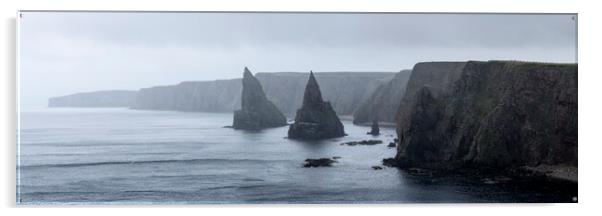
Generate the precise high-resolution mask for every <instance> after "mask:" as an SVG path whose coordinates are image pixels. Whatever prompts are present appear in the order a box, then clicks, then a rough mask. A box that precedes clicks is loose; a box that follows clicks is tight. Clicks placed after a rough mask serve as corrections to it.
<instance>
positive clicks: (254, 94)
mask: <svg viewBox="0 0 602 216" xmlns="http://www.w3.org/2000/svg"><path fill="white" fill-rule="evenodd" d="M242 86H243V88H242V97H241V101H242V103H241V107H242V109H240V110H237V111H236V112H234V120H233V124H232V127H234V128H235V129H262V128H268V127H278V126H284V125H286V117H285V116H284V114H282V112H280V110H278V108H276V106H275V105H274V104H273V103H272V102H271V101H270V100H268V98H267V97H266V96H265V93H264V92H263V88H262V87H261V84H260V83H259V80H257V79H256V78H255V77H254V76H253V74H251V72H250V71H249V70H248V69H247V68H246V67H245V71H244V74H243V79H242Z"/></svg>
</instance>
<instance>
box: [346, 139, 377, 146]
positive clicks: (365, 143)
mask: <svg viewBox="0 0 602 216" xmlns="http://www.w3.org/2000/svg"><path fill="white" fill-rule="evenodd" d="M381 143H383V141H382V140H362V141H351V142H345V143H341V145H348V146H354V145H376V144H381Z"/></svg>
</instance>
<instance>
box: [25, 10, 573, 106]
mask: <svg viewBox="0 0 602 216" xmlns="http://www.w3.org/2000/svg"><path fill="white" fill-rule="evenodd" d="M18 22H19V31H18V34H19V57H18V58H19V60H20V64H19V78H20V82H19V91H20V101H21V102H20V105H22V106H23V105H25V106H28V105H45V104H46V103H47V99H48V98H50V97H55V96H62V95H69V94H74V93H80V92H91V91H99V90H114V89H115V90H117V89H119V90H138V89H140V88H147V87H152V86H161V85H173V84H177V83H180V82H183V81H206V80H207V81H208V80H222V79H233V78H240V77H241V76H242V71H243V68H244V67H245V66H247V67H249V69H250V70H251V71H252V72H253V73H254V74H256V73H262V72H267V73H270V72H287V71H294V72H309V71H310V70H313V71H314V72H318V73H319V72H331V71H346V72H347V71H348V72H376V71H378V72H398V71H401V70H405V69H412V67H413V65H414V64H415V63H418V62H428V61H467V60H479V61H487V60H519V61H537V62H557V63H576V62H577V56H576V55H577V53H576V48H577V42H576V15H573V14H541V15H531V14H517V15H508V14H503V15H502V14H356V13H350V14H345V13H343V14H340V13H134V12H122V13H121V12H120V13H110V12H94V13H86V12H27V11H25V12H22V17H21V18H20V19H19V21H18Z"/></svg>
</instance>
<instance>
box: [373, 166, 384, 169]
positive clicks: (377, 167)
mask: <svg viewBox="0 0 602 216" xmlns="http://www.w3.org/2000/svg"><path fill="white" fill-rule="evenodd" d="M372 169H373V170H381V169H383V167H381V166H372Z"/></svg>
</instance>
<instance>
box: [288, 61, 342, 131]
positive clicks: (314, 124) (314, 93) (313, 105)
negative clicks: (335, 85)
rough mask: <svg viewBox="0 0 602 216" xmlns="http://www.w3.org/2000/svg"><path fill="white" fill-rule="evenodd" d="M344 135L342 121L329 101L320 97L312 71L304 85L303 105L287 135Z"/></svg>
mask: <svg viewBox="0 0 602 216" xmlns="http://www.w3.org/2000/svg"><path fill="white" fill-rule="evenodd" d="M342 136H345V131H344V129H343V123H341V120H339V117H338V116H337V114H336V113H335V111H334V110H333V109H332V106H331V105H330V103H329V102H325V101H324V100H323V99H322V93H321V92H320V87H319V86H318V82H317V81H316V78H315V77H314V74H313V72H310V73H309V80H308V81H307V86H306V87H305V94H304V96H303V105H302V106H301V108H300V109H299V110H297V115H296V116H295V123H293V124H292V125H290V127H289V130H288V137H289V138H291V139H325V138H334V137H342Z"/></svg>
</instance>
